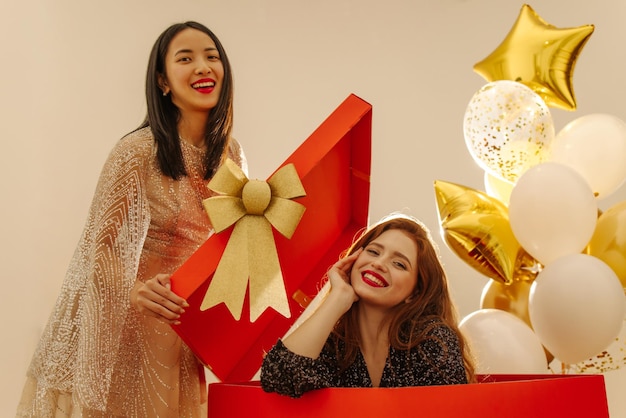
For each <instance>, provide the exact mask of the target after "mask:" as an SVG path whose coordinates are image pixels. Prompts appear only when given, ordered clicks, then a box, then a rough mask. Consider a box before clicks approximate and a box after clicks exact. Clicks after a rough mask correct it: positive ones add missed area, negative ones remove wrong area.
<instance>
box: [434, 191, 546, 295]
mask: <svg viewBox="0 0 626 418" xmlns="http://www.w3.org/2000/svg"><path fill="white" fill-rule="evenodd" d="M435 194H436V198H437V210H438V211H439V223H440V228H441V234H442V236H443V238H444V239H445V241H446V244H447V245H448V246H449V247H450V249H452V251H454V252H455V253H456V254H457V255H458V256H459V257H460V258H461V259H462V260H463V261H465V262H466V263H467V264H469V265H470V266H471V267H472V268H474V269H475V270H477V271H478V272H479V273H481V274H484V275H485V276H487V277H489V278H492V279H494V280H497V281H499V282H502V283H505V284H511V283H512V282H513V281H514V280H532V279H534V277H535V275H536V267H537V263H536V261H535V260H534V259H533V258H532V257H531V256H530V255H528V253H526V251H524V249H523V248H522V247H521V246H520V244H519V243H518V242H517V240H516V239H515V236H514V235H513V231H512V230H511V226H510V225H509V219H508V213H507V208H506V206H505V205H504V204H503V203H502V202H500V201H499V200H497V199H495V198H493V197H491V196H488V195H487V194H485V193H482V192H480V191H478V190H474V189H471V188H468V187H465V186H461V185H458V184H454V183H448V182H445V181H441V180H437V181H435Z"/></svg>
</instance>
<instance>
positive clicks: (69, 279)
mask: <svg viewBox="0 0 626 418" xmlns="http://www.w3.org/2000/svg"><path fill="white" fill-rule="evenodd" d="M181 144H182V146H181V148H182V151H183V158H184V161H185V167H186V169H187V173H188V174H189V175H188V176H185V177H182V178H181V179H180V180H172V179H171V178H169V177H166V176H164V175H162V174H161V172H160V170H159V168H158V163H157V159H156V146H155V144H154V140H153V137H152V134H151V132H150V130H149V128H144V129H141V130H139V131H136V132H134V133H131V134H129V135H127V136H126V137H124V138H123V139H121V140H120V141H119V142H118V143H117V144H116V146H115V147H114V149H113V150H112V151H111V154H110V155H109V158H108V159H107V161H106V163H105V165H104V168H103V170H102V174H101V176H100V179H99V182H98V185H97V188H96V192H95V195H94V199H93V202H92V206H91V208H90V211H89V216H88V219H87V224H86V226H85V229H84V232H83V234H82V236H81V239H80V242H79V244H78V246H77V248H76V251H75V253H74V256H73V258H72V261H71V263H70V266H69V268H68V271H67V274H66V277H65V280H64V282H63V285H62V288H61V292H60V295H59V298H58V300H57V303H56V305H55V308H54V310H53V312H52V314H51V316H50V319H49V321H48V324H47V326H46V328H45V330H44V333H43V335H42V337H41V340H40V342H39V345H38V346H37V349H36V351H35V353H34V356H33V359H32V362H31V364H30V367H29V369H28V373H27V382H26V385H25V387H24V390H23V394H22V399H21V401H20V403H19V405H18V411H17V416H18V417H37V418H44V417H142V418H143V417H199V416H201V414H202V411H203V410H206V389H205V379H204V368H203V366H202V365H201V364H200V362H199V361H198V360H197V358H196V357H195V356H194V354H193V353H192V352H191V351H190V349H189V348H188V347H187V346H186V345H185V344H184V343H183V342H182V340H181V339H180V338H179V337H178V335H177V334H176V333H175V332H174V331H173V330H172V328H171V327H170V326H169V325H167V324H166V323H164V322H161V321H159V320H157V319H155V318H151V317H147V316H144V315H141V314H139V313H138V312H137V311H136V310H135V309H134V308H132V307H131V306H130V299H129V295H130V290H131V288H132V287H133V283H134V282H135V280H136V279H137V278H138V279H139V280H146V279H149V278H151V277H153V276H154V275H155V274H157V273H172V272H174V271H175V270H176V269H177V268H178V267H179V266H180V265H181V264H182V263H183V262H184V261H185V260H186V259H187V258H188V257H189V256H190V255H191V254H192V253H193V252H194V251H195V250H196V249H197V248H198V247H199V246H200V245H201V244H202V243H204V241H206V239H207V238H208V237H209V235H210V233H211V231H212V229H211V225H210V223H209V219H208V216H207V214H206V212H205V211H204V209H203V207H202V199H204V198H207V197H209V193H210V192H209V190H208V189H207V188H206V183H207V182H206V181H204V180H202V174H203V173H204V168H203V163H202V159H203V153H204V152H203V151H202V150H201V149H199V148H196V147H194V146H193V145H190V144H188V143H186V142H185V141H182V140H181ZM229 157H230V158H231V159H232V160H234V161H235V162H237V163H238V164H239V165H241V166H242V167H243V168H244V170H247V167H246V166H245V164H246V161H245V157H244V155H243V152H242V151H241V148H240V147H239V145H238V144H237V143H236V142H235V141H234V140H233V141H232V142H231V147H230V150H229Z"/></svg>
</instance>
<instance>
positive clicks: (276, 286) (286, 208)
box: [200, 159, 306, 322]
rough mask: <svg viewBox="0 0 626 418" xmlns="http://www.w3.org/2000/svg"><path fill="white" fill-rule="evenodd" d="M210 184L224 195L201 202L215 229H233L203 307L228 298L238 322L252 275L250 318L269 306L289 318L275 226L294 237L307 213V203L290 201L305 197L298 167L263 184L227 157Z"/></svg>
mask: <svg viewBox="0 0 626 418" xmlns="http://www.w3.org/2000/svg"><path fill="white" fill-rule="evenodd" d="M208 187H209V189H211V190H213V191H215V192H217V193H219V194H220V196H214V197H210V198H208V199H205V200H204V201H203V204H204V208H205V210H206V211H207V213H208V214H209V219H210V220H211V223H212V224H213V228H214V229H215V232H217V233H219V232H221V231H223V230H225V229H226V228H228V227H229V226H231V225H233V224H234V225H235V227H234V228H233V232H232V235H231V236H230V238H229V240H228V243H227V244H226V248H225V250H224V254H223V255H222V258H221V259H220V262H219V264H218V266H217V268H216V270H215V274H214V275H213V280H211V284H210V285H209V288H208V289H207V292H206V294H205V296H204V300H203V301H202V305H201V306H200V310H202V311H204V310H206V309H209V308H211V307H213V306H215V305H217V304H219V303H221V302H224V304H225V305H226V307H227V308H228V310H229V311H230V312H231V314H232V315H233V317H234V318H235V319H236V320H239V319H240V318H241V311H242V308H243V301H244V298H245V296H246V288H247V287H248V278H249V279H250V322H254V321H256V320H257V319H258V317H259V316H261V314H262V313H263V312H264V311H265V310H266V309H267V308H269V307H271V308H273V309H275V310H276V311H277V312H278V313H280V314H282V315H283V316H284V317H286V318H289V317H291V312H290V310H289V303H288V302H287V293H286V290H285V284H284V282H283V275H282V272H281V269H280V263H279V261H278V253H277V251H276V243H275V242H274V235H273V233H272V226H273V227H274V228H276V230H278V232H280V233H281V234H282V235H283V236H285V237H286V238H291V236H292V235H293V233H294V232H295V230H296V227H297V226H298V223H299V222H300V219H301V218H302V215H303V214H304V210H305V207H304V206H303V205H302V204H300V203H297V202H293V201H292V200H290V199H293V198H296V197H302V196H305V195H306V192H305V191H304V187H303V186H302V183H301V182H300V178H299V177H298V173H297V172H296V168H295V166H294V165H293V164H288V165H285V166H283V167H281V168H280V169H279V170H278V171H276V173H274V175H272V177H270V178H269V179H268V181H267V182H265V181H261V180H248V178H247V177H246V175H245V173H244V172H243V171H242V170H241V168H239V166H237V164H235V163H234V162H233V161H232V160H230V159H227V160H226V161H225V163H224V164H223V165H222V166H221V167H220V168H219V169H218V170H217V172H216V173H215V175H214V176H213V178H212V179H211V181H210V182H209V184H208Z"/></svg>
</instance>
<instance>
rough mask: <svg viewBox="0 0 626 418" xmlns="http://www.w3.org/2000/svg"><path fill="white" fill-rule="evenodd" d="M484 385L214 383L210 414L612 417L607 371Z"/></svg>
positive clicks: (501, 378) (221, 417)
mask: <svg viewBox="0 0 626 418" xmlns="http://www.w3.org/2000/svg"><path fill="white" fill-rule="evenodd" d="M479 378H480V379H479V380H480V382H481V383H473V384H468V385H451V386H419V387H401V388H330V389H319V390H315V391H311V392H307V393H305V394H304V395H303V396H302V397H301V398H298V399H292V398H289V397H287V396H282V395H278V394H276V393H266V392H264V391H263V389H261V387H260V386H259V382H256V381H255V382H246V383H239V384H234V383H212V384H210V385H209V406H208V416H209V417H211V418H244V417H254V418H274V417H277V416H280V417H290V418H318V417H340V416H341V417H344V416H350V417H359V418H379V417H386V418H394V417H412V416H420V417H463V418H502V417H506V418H529V417H532V418H539V417H593V418H608V417H609V410H608V404H607V400H606V389H605V385H604V376H602V375H490V376H479Z"/></svg>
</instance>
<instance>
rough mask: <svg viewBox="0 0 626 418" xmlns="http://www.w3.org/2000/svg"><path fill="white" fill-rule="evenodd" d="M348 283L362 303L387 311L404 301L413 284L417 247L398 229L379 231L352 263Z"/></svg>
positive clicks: (409, 293) (413, 286) (414, 282)
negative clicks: (386, 309)
mask: <svg viewBox="0 0 626 418" xmlns="http://www.w3.org/2000/svg"><path fill="white" fill-rule="evenodd" d="M350 282H351V284H352V287H353V288H354V290H355V292H356V294H357V295H358V297H359V300H360V301H361V302H362V303H365V304H368V305H373V306H377V307H382V308H391V307H393V306H396V305H398V304H399V303H403V302H405V301H406V300H407V298H409V296H410V295H411V293H412V292H413V289H414V288H415V286H416V284H417V244H416V243H415V241H414V240H413V239H412V238H411V236H410V235H409V234H408V233H406V232H404V231H402V230H399V229H389V230H387V231H385V232H383V233H382V234H380V235H379V236H378V237H377V238H375V239H374V240H372V241H371V242H370V243H369V244H367V245H366V246H365V248H364V250H363V252H362V253H361V254H360V255H359V257H358V258H357V259H356V261H355V262H354V265H353V266H352V271H351V273H350Z"/></svg>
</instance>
